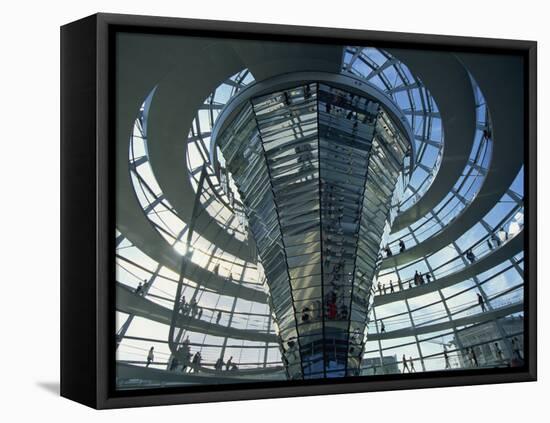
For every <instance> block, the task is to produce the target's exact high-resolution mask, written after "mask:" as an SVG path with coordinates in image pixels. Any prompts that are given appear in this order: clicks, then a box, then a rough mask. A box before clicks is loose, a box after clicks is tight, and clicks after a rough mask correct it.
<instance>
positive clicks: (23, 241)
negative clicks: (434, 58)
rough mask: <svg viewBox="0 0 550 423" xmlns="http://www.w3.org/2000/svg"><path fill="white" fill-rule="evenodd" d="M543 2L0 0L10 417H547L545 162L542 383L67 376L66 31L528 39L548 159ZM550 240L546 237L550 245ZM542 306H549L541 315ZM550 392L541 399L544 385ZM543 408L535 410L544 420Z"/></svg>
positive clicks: (548, 35) (544, 173)
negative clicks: (69, 386) (62, 82)
mask: <svg viewBox="0 0 550 423" xmlns="http://www.w3.org/2000/svg"><path fill="white" fill-rule="evenodd" d="M545 6H546V2H543V1H538V0H523V1H517V0H516V1H509V0H501V1H499V2H483V1H479V0H475V1H472V0H459V1H458V0H456V1H453V2H445V1H441V0H434V1H428V0H414V1H406V0H393V1H390V2H384V1H380V2H374V1H368V0H344V1H340V2H334V1H333V2H326V3H324V2H322V1H320V0H317V1H312V2H305V1H302V2H300V1H298V0H274V1H270V2H263V1H260V0H256V1H244V0H240V1H239V0H236V1H228V0H225V1H223V0H200V1H199V0H194V1H179V2H175V1H167V0H154V1H151V0H149V1H144V0H119V1H116V2H114V1H106V0H95V1H89V0H84V1H57V2H56V1H43V2H41V1H24V0H17V1H13V2H4V3H3V7H2V19H1V21H2V23H1V25H0V31H1V37H0V47H1V48H0V75H1V79H0V83H1V84H2V85H1V89H0V127H1V130H0V145H1V147H2V149H1V150H0V176H1V179H0V181H1V183H0V195H1V196H2V200H1V201H2V203H1V204H2V206H1V207H0V214H1V220H0V222H2V226H1V230H0V249H1V255H0V257H2V260H1V263H2V270H3V272H2V277H0V284H1V285H2V287H1V289H0V301H1V305H0V314H1V316H0V325H1V326H0V328H1V330H0V339H1V341H0V375H1V378H0V391H1V393H0V404H1V405H0V419H1V420H3V421H26V420H30V419H36V420H39V421H52V420H54V419H55V420H61V421H65V420H69V419H71V420H73V421H78V422H79V423H83V422H88V421H96V420H98V419H102V421H105V422H107V421H113V422H114V421H116V422H120V421H121V420H122V419H124V420H126V421H129V420H130V421H144V422H145V421H147V422H157V421H173V419H176V421H184V422H193V423H204V422H210V421H212V422H214V421H239V422H244V421H255V422H258V421H261V422H262V423H264V422H268V421H274V422H280V421H286V422H288V421H300V422H301V423H303V422H313V421H315V422H321V421H333V422H338V421H343V419H354V420H355V419H357V421H362V422H365V421H375V422H384V423H385V422H388V421H389V422H394V421H395V422H399V421H403V422H407V423H414V422H417V421H421V422H432V421H433V422H438V423H447V422H464V421H470V422H478V421H485V422H491V421H496V422H499V423H504V422H518V421H521V420H522V419H523V418H530V417H531V418H534V419H535V421H542V420H544V419H545V418H544V417H543V414H542V413H543V412H544V411H546V410H547V409H548V404H546V403H545V400H546V401H548V398H549V397H548V392H549V391H550V384H549V382H548V378H549V376H550V375H549V370H548V368H549V366H548V365H547V362H546V357H547V354H548V342H549V341H548V336H544V333H543V331H547V330H548V324H549V322H548V319H549V312H548V310H547V308H548V298H547V296H548V292H549V289H548V287H547V286H546V285H547V282H549V281H548V280H547V279H548V276H549V272H548V271H547V270H546V269H545V268H544V261H545V259H546V257H547V256H548V254H549V253H550V247H548V242H545V240H548V239H549V238H550V231H549V226H548V225H547V224H546V222H545V217H546V216H548V213H550V208H549V199H548V197H547V192H548V191H547V189H548V185H546V184H548V183H549V182H550V166H548V165H546V166H541V169H540V172H539V186H540V189H539V204H540V210H539V216H540V217H539V228H540V229H539V231H540V232H539V240H540V242H539V247H540V252H539V260H540V267H539V268H540V273H539V275H540V276H539V293H540V296H539V298H540V299H539V327H540V330H539V382H536V383H523V384H508V385H493V386H477V387H462V388H444V389H430V390H415V391H403V392H382V393H370V394H354V395H337V396H325V397H310V398H293V399H278V400H262V401H247V402H234V403H222V404H206V405H187V406H171V407H161V408H159V407H156V408H143V409H131V410H117V411H109V412H96V411H92V410H90V409H87V408H85V407H83V406H81V405H77V404H76V403H72V402H70V401H68V400H65V399H62V398H60V397H58V396H57V393H56V391H57V389H58V388H57V386H58V385H57V384H58V380H59V376H58V374H59V365H58V361H59V359H58V354H59V347H58V345H59V334H58V332H59V323H58V321H59V312H58V310H59V26H60V25H62V24H65V23H67V22H70V21H72V20H76V19H78V18H81V17H84V16H87V15H89V14H92V13H95V12H98V11H103V12H116V13H134V14H151V15H161V16H162V15H164V16H174V17H189V18H205V19H220V20H240V21H256V22H266V23H281V24H296V25H315V26H333V27H344V28H358V29H373V30H390V31H407V32H423V33H436V34H448V35H472V36H482V37H499V38H518V39H531V40H537V41H538V42H539V69H538V71H539V118H540V125H539V152H540V156H541V157H550V147H549V144H548V141H549V131H548V115H549V114H550V109H549V106H548V100H549V95H548V94H549V92H548V91H549V78H548V76H549V75H550V63H549V62H550V54H549V43H550V31H549V30H548V27H549V23H548V16H549V13H548V10H544V9H546V7H545ZM545 244H546V245H545ZM545 308H546V310H545ZM545 391H546V395H545V394H544V392H545ZM537 417H538V418H537Z"/></svg>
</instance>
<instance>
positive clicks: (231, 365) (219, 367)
mask: <svg viewBox="0 0 550 423" xmlns="http://www.w3.org/2000/svg"><path fill="white" fill-rule="evenodd" d="M224 366H225V370H226V371H236V370H239V368H238V366H237V365H236V364H235V363H233V356H231V357H229V360H227V362H226V363H224V361H223V357H220V358H218V360H216V364H214V369H215V370H218V371H222V370H223V368H224Z"/></svg>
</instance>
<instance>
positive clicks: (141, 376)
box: [116, 362, 285, 387]
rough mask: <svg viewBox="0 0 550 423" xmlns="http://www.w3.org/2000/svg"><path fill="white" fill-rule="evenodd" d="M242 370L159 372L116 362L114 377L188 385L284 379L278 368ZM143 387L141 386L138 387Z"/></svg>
mask: <svg viewBox="0 0 550 423" xmlns="http://www.w3.org/2000/svg"><path fill="white" fill-rule="evenodd" d="M258 370H259V369H250V370H248V369H243V370H234V371H229V372H200V373H181V372H177V371H169V370H161V369H155V368H152V367H144V366H135V365H133V364H128V363H121V362H117V364H116V376H117V378H119V379H138V380H149V381H158V382H179V383H182V382H183V383H186V384H190V385H194V384H201V385H208V384H220V383H243V382H258V380H261V379H265V378H266V377H269V378H270V379H272V380H278V379H281V380H283V379H285V373H284V371H283V370H281V369H280V368H275V370H273V369H271V368H266V369H261V371H258ZM139 386H140V387H143V385H142V384H140V385H139Z"/></svg>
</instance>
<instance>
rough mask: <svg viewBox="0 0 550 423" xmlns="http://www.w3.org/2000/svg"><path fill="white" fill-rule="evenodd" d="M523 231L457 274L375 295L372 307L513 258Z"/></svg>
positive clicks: (459, 279) (451, 282) (448, 283)
mask: <svg viewBox="0 0 550 423" xmlns="http://www.w3.org/2000/svg"><path fill="white" fill-rule="evenodd" d="M523 243H524V237H523V231H521V233H519V234H518V235H517V236H515V237H514V238H512V239H511V240H510V241H508V242H506V244H504V245H503V246H502V247H499V248H497V249H495V250H494V251H493V252H492V253H491V254H487V255H485V256H483V257H481V258H480V259H479V260H477V261H476V262H474V263H473V264H470V265H469V266H466V267H464V268H462V269H461V270H459V271H458V272H455V273H451V274H450V275H448V276H444V277H442V278H441V279H436V280H434V281H432V282H429V283H425V284H423V285H420V286H415V287H414V288H410V289H404V290H402V291H398V292H394V293H390V294H383V295H376V296H375V297H374V306H375V307H376V306H381V305H384V304H388V303H391V302H394V301H400V300H405V299H409V298H414V297H419V296H421V295H424V294H428V293H430V292H434V291H437V290H438V289H443V288H447V287H449V286H452V285H454V284H457V283H460V282H462V281H465V280H466V279H468V278H471V277H473V276H476V275H479V274H480V273H483V272H485V271H487V270H489V269H491V268H492V267H494V266H497V265H498V264H500V263H502V262H503V261H505V260H506V259H508V258H510V257H513V256H515V255H516V254H517V253H519V252H521V251H522V250H523V246H524V244H523Z"/></svg>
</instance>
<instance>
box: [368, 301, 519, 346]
mask: <svg viewBox="0 0 550 423" xmlns="http://www.w3.org/2000/svg"><path fill="white" fill-rule="evenodd" d="M520 311H523V302H521V303H516V304H511V305H508V306H504V307H500V308H496V309H494V310H491V311H485V312H482V313H477V314H474V315H472V316H466V317H461V318H458V319H454V320H449V321H447V322H442V323H435V324H433V325H427V326H417V327H407V328H403V329H397V330H392V331H389V332H384V333H373V334H369V335H367V341H383V340H386V339H394V338H402V337H406V336H416V335H422V334H424V333H434V332H439V331H443V330H447V329H452V328H456V327H459V326H465V325H471V324H474V323H485V322H490V321H492V320H495V319H499V318H501V317H506V316H508V315H510V314H513V313H519V312H520Z"/></svg>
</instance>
